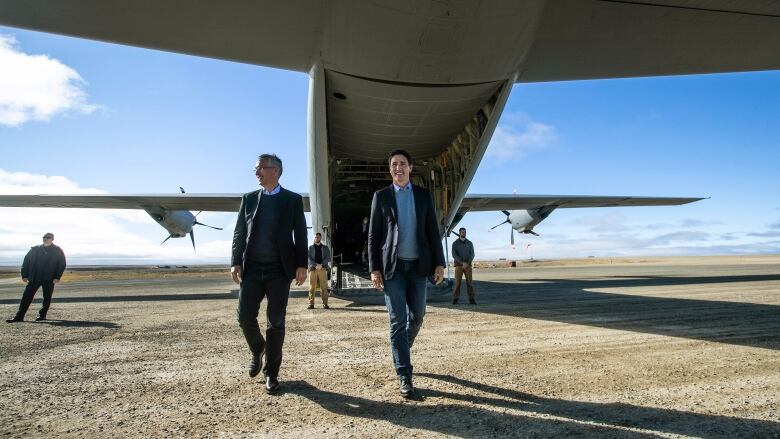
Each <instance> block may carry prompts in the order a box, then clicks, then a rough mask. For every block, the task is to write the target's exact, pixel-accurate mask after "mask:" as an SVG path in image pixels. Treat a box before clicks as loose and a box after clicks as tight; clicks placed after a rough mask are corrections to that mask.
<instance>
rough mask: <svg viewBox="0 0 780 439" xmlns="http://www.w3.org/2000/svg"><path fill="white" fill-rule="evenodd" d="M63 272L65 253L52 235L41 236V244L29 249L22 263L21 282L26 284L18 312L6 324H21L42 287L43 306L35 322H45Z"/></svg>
mask: <svg viewBox="0 0 780 439" xmlns="http://www.w3.org/2000/svg"><path fill="white" fill-rule="evenodd" d="M64 272H65V253H64V252H63V251H62V249H61V248H59V247H58V246H56V245H54V234H53V233H46V234H45V235H43V244H42V245H36V246H35V247H32V248H30V251H28V252H27V256H25V257H24V262H22V280H23V281H24V282H25V283H27V286H26V287H25V288H24V294H22V301H21V302H20V303H19V311H17V312H16V316H15V317H14V318H12V319H8V320H6V322H8V323H15V322H21V321H23V320H24V315H25V314H27V309H28V308H30V304H31V303H32V301H33V297H35V293H36V292H38V288H41V287H43V306H41V310H40V311H39V312H38V318H37V319H35V320H38V321H40V320H46V314H47V313H48V312H49V306H50V305H51V296H52V294H53V293H54V284H56V283H58V282H59V281H60V279H61V278H62V273H64Z"/></svg>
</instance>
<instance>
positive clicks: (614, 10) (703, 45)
mask: <svg viewBox="0 0 780 439" xmlns="http://www.w3.org/2000/svg"><path fill="white" fill-rule="evenodd" d="M778 39H780V2H777V1H753V0H749V1H730V0H683V1H680V0H677V1H675V0H641V1H632V0H627V1H626V0H596V1H593V0H587V1H581V0H568V1H549V2H547V3H546V7H545V9H544V12H543V13H542V15H541V18H540V20H539V24H538V27H537V32H536V35H535V38H534V43H533V46H532V47H531V50H530V52H529V55H528V58H527V60H526V62H525V66H524V69H523V70H522V71H521V73H520V75H519V76H518V80H517V82H538V81H561V80H578V79H601V78H624V77H639V76H662V75H685V74H697V73H717V72H734V71H755V70H774V69H778V68H780V65H778V63H780V51H778V50H777V46H776V45H775V44H774V43H772V44H767V43H768V42H769V41H778Z"/></svg>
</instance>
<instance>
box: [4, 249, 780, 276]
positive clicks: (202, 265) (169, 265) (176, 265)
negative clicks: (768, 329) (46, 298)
mask: <svg viewBox="0 0 780 439" xmlns="http://www.w3.org/2000/svg"><path fill="white" fill-rule="evenodd" d="M742 257H750V258H771V257H780V252H778V253H759V254H756V253H749V254H728V255H629V256H584V257H574V258H569V257H560V258H533V259H531V258H514V259H509V258H501V259H475V260H474V262H480V263H485V262H511V261H516V262H530V261H537V262H546V261H577V260H593V259H595V260H605V259H612V260H626V259H636V258H647V259H661V258H679V259H683V258H686V259H698V258H742ZM450 265H452V261H450ZM20 266H21V261H20V262H19V265H7V264H0V271H9V270H13V271H16V270H18V269H19V267H20ZM101 267H113V268H121V267H128V268H135V267H148V268H166V269H168V268H170V269H175V268H194V267H198V268H208V267H212V268H222V267H224V268H225V269H229V268H230V265H229V263H225V264H220V263H198V262H196V263H187V264H181V263H174V262H167V263H164V262H159V263H156V262H150V263H138V264H128V263H102V264H81V263H78V264H70V263H69V264H68V266H67V269H75V268H101Z"/></svg>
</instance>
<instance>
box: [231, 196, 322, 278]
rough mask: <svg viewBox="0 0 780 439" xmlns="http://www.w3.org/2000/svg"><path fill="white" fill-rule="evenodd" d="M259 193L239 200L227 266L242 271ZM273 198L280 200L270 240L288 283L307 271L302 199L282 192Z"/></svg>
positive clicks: (256, 212) (304, 218)
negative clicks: (297, 272) (272, 236)
mask: <svg viewBox="0 0 780 439" xmlns="http://www.w3.org/2000/svg"><path fill="white" fill-rule="evenodd" d="M261 191H262V189H260V190H256V191H254V192H249V193H247V194H244V196H243V197H241V208H240V209H239V210H238V219H237V220H236V230H235V231H234V232H233V255H232V257H231V262H230V265H231V266H233V265H240V266H241V269H242V270H245V269H246V267H245V266H244V262H245V259H246V249H247V247H248V244H249V241H250V240H251V239H252V227H253V225H254V220H255V215H257V214H258V212H259V211H258V206H259V205H260V197H261V196H262V194H261ZM273 196H274V197H281V199H282V202H281V203H280V204H281V206H280V207H281V208H280V210H279V222H278V223H277V224H276V231H275V232H274V234H273V235H274V237H275V238H276V243H277V245H278V246H279V252H280V254H281V258H282V260H281V262H282V266H283V267H284V272H285V274H286V275H287V277H288V278H289V279H290V280H293V279H295V269H296V268H298V267H302V268H306V267H307V255H306V250H307V245H306V244H307V236H306V217H305V216H304V215H303V198H301V196H300V195H298V194H296V193H295V192H291V191H288V190H287V189H284V188H282V189H281V190H280V191H279V193H278V194H276V195H273Z"/></svg>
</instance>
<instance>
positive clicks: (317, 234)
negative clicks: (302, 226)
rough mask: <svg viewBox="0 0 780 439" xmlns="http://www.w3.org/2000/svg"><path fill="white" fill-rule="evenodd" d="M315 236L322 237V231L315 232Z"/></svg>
mask: <svg viewBox="0 0 780 439" xmlns="http://www.w3.org/2000/svg"><path fill="white" fill-rule="evenodd" d="M314 236H319V237H320V238H322V233H320V232H317V233H315V234H314Z"/></svg>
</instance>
